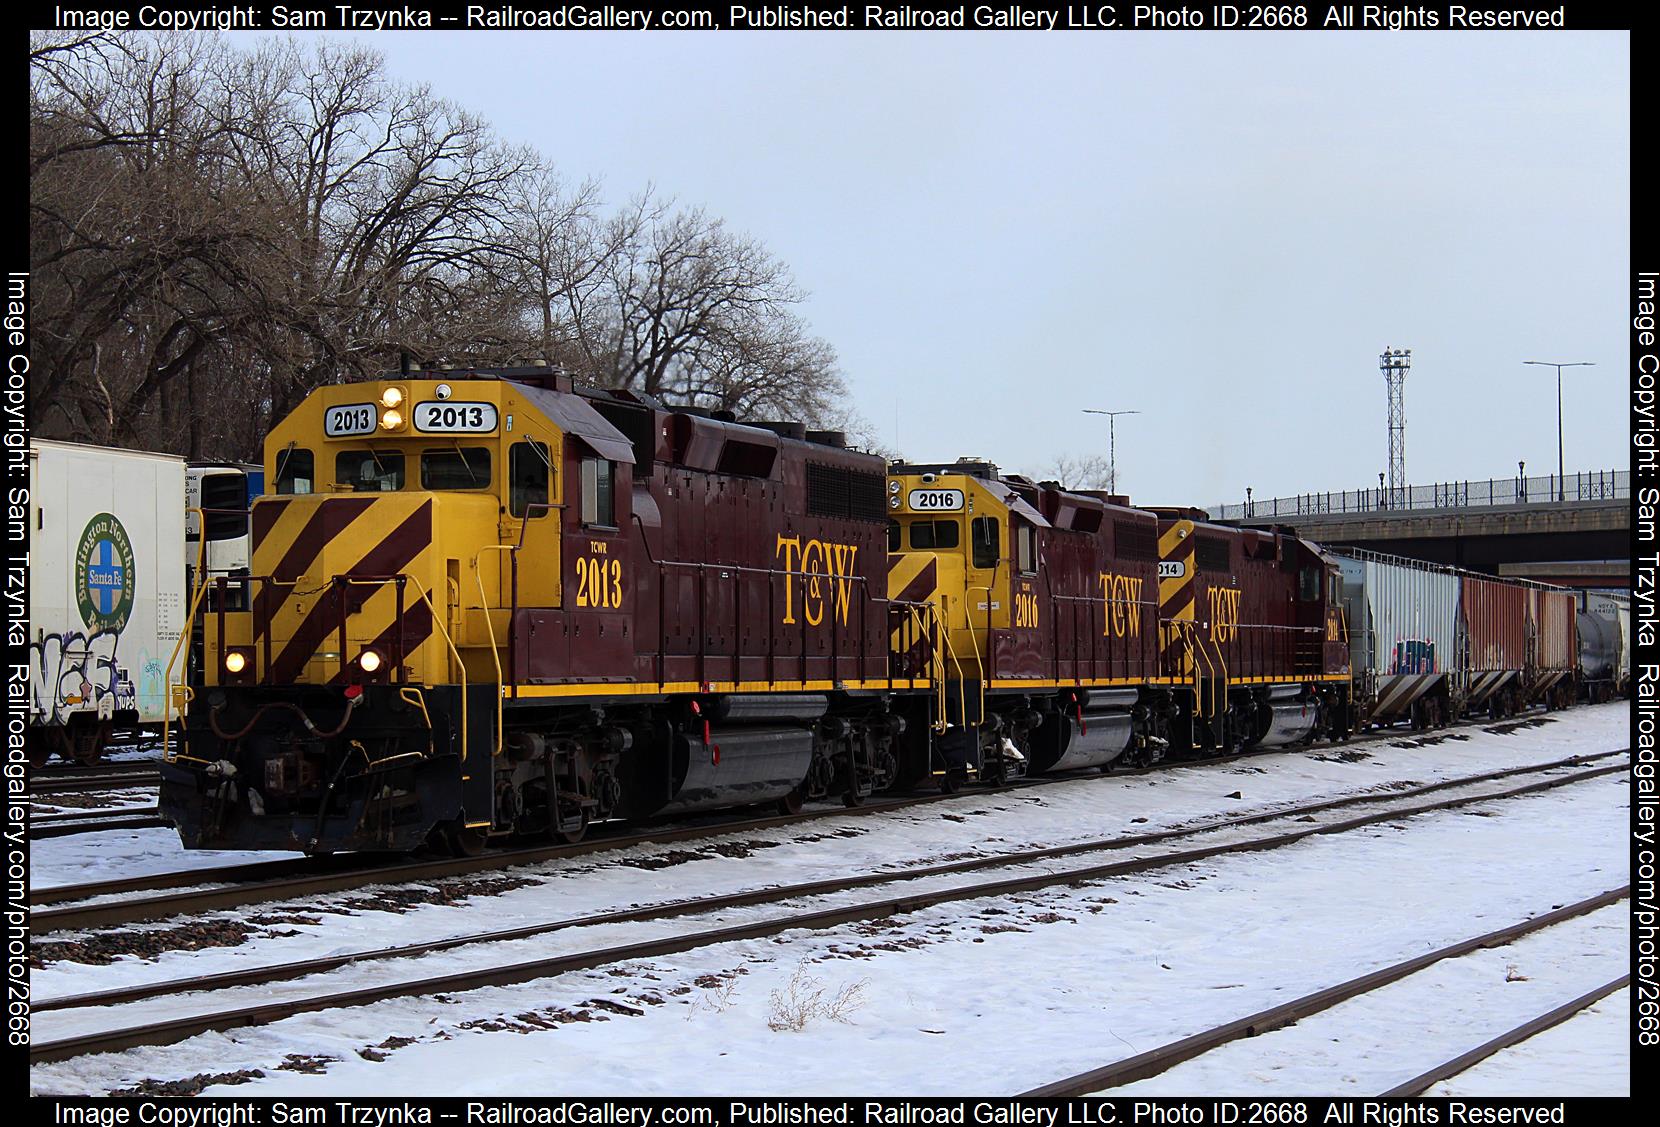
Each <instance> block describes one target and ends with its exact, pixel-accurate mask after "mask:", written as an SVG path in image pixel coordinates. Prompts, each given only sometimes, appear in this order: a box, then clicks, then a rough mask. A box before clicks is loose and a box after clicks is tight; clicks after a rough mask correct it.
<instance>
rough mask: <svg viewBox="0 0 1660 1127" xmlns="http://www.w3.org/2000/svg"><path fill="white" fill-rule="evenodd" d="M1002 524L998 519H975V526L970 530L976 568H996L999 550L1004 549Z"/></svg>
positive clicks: (973, 560)
mask: <svg viewBox="0 0 1660 1127" xmlns="http://www.w3.org/2000/svg"><path fill="white" fill-rule="evenodd" d="M1000 524H1001V522H1000V521H999V520H998V519H997V518H996V517H975V518H974V525H973V527H972V528H971V529H970V536H969V539H970V540H971V541H972V542H973V559H972V560H971V562H972V563H973V564H974V566H975V567H996V566H997V559H998V556H999V554H1000V553H999V549H1000V548H1001V547H1002V539H1003V531H1002V529H1001V528H1000V527H999V525H1000Z"/></svg>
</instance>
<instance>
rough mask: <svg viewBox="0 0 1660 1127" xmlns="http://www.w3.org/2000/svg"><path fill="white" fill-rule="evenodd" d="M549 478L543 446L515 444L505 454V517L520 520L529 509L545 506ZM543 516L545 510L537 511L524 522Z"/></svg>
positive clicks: (545, 449)
mask: <svg viewBox="0 0 1660 1127" xmlns="http://www.w3.org/2000/svg"><path fill="white" fill-rule="evenodd" d="M552 478H553V467H552V462H551V461H550V460H549V458H548V448H547V445H546V444H545V443H541V442H515V443H514V444H513V445H512V446H510V447H509V448H508V451H507V479H508V480H507V511H508V513H509V514H510V515H512V516H516V517H522V516H524V515H525V513H526V512H527V511H528V510H529V509H530V507H531V506H532V505H546V504H547V503H548V484H549V482H550V481H551V480H552ZM547 515H548V510H547V509H545V508H543V509H537V510H536V511H534V512H531V513H530V516H529V517H528V518H527V519H530V520H535V519H536V518H537V517H545V516H547Z"/></svg>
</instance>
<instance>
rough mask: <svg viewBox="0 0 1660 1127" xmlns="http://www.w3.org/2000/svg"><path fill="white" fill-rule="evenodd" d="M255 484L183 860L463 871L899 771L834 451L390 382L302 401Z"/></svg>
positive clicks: (731, 429) (542, 387) (645, 417)
mask: <svg viewBox="0 0 1660 1127" xmlns="http://www.w3.org/2000/svg"><path fill="white" fill-rule="evenodd" d="M265 469H266V473H267V479H268V481H269V482H270V483H271V488H272V495H270V496H267V497H265V498H262V499H260V500H259V501H258V502H256V503H255V504H254V506H253V509H252V532H253V557H252V563H251V566H250V569H249V570H250V574H249V576H248V577H247V579H246V580H237V581H231V580H225V581H221V582H222V583H224V584H227V585H230V584H234V583H236V582H244V583H246V584H247V586H248V588H249V590H248V592H247V596H248V602H247V603H246V604H244V605H246V606H248V607H249V608H250V609H249V610H248V611H246V612H240V613H237V612H231V611H229V610H217V611H210V612H208V613H207V614H206V615H205V616H204V619H205V621H204V630H205V636H206V654H207V659H206V662H205V665H206V666H207V675H206V677H205V679H204V680H205V683H203V684H200V685H198V686H196V687H195V688H194V690H193V692H192V693H191V694H190V695H191V697H192V699H191V700H190V702H189V705H188V709H187V712H186V719H185V721H184V725H183V731H182V733H181V736H180V739H179V741H178V744H177V748H176V751H175V752H174V753H173V754H171V755H170V756H169V761H168V762H167V763H166V764H164V766H163V772H162V775H163V779H162V795H161V803H162V807H163V809H164V810H165V811H166V813H167V814H168V816H169V817H171V818H172V819H173V820H174V821H175V822H176V823H177V824H178V826H179V829H180V833H181V835H182V837H183V839H184V841H185V844H186V845H189V846H195V847H214V848H221V847H237V848H250V847H252V848H281V849H301V850H305V851H308V852H329V851H332V850H341V849H389V850H404V849H410V848H413V847H415V846H418V845H420V844H421V843H422V842H424V841H426V840H428V839H429V838H431V837H432V836H434V835H440V836H443V837H446V838H448V840H449V842H450V844H451V845H452V846H453V847H455V848H458V849H464V850H465V849H471V848H474V847H476V846H478V845H480V844H482V843H483V842H485V841H486V840H488V839H489V838H491V837H494V836H500V835H506V834H510V833H548V834H556V835H563V836H565V837H568V838H574V837H576V836H578V835H579V834H581V833H582V832H583V830H584V828H585V827H586V826H587V824H588V823H589V822H591V821H594V820H598V819H604V818H611V817H619V816H622V817H643V816H646V815H650V814H655V813H659V812H664V811H675V810H689V809H696V808H700V807H712V806H722V805H737V804H743V803H751V802H756V803H760V802H766V803H773V802H777V803H780V804H782V805H783V806H785V807H786V808H794V807H796V806H798V805H799V803H800V802H801V801H802V799H804V798H808V797H820V796H840V797H842V798H843V799H844V800H845V801H848V802H850V803H856V802H859V801H861V800H862V799H863V797H864V796H866V795H868V794H870V793H871V792H872V791H873V790H879V789H882V788H883V787H886V786H887V785H889V783H890V782H891V781H892V780H894V779H895V778H896V777H897V776H899V775H900V774H901V773H908V774H910V775H916V774H919V773H920V772H921V771H922V770H923V769H925V765H926V749H927V733H928V728H929V723H930V718H929V715H928V709H929V707H930V704H929V701H930V697H929V696H928V695H927V693H925V692H909V691H908V690H912V689H915V688H922V687H924V686H925V685H927V684H928V682H927V681H926V680H923V679H922V677H923V676H924V675H925V670H926V667H927V664H928V660H929V658H928V656H927V655H926V654H924V655H923V656H922V657H920V658H918V659H917V660H916V661H915V662H912V661H910V659H903V660H897V661H893V662H890V646H889V639H890V634H891V633H892V631H893V629H894V628H895V626H896V625H897V629H898V633H899V634H900V635H907V633H908V632H910V633H916V634H919V635H920V634H925V633H926V628H925V625H924V624H923V623H922V622H921V619H920V617H919V615H918V614H917V613H916V611H915V610H914V609H913V611H912V612H911V613H910V614H896V612H895V608H894V607H893V606H892V605H891V604H890V602H889V600H888V599H887V597H886V592H885V588H886V583H887V565H886V558H885V555H884V552H883V538H884V535H885V527H886V520H887V511H886V504H885V500H884V498H885V492H884V485H885V480H886V479H885V475H884V470H885V465H884V463H883V462H882V461H881V460H880V459H879V458H875V457H872V456H870V455H867V454H861V453H857V452H855V451H852V450H849V449H846V448H845V444H844V443H843V442H841V441H840V439H839V436H837V435H835V434H832V433H817V432H808V431H805V430H804V429H803V428H800V427H792V426H790V425H787V424H778V425H775V426H770V427H768V426H759V427H758V426H741V425H737V424H736V423H734V422H732V421H730V420H726V419H721V418H717V417H712V416H710V415H709V414H707V413H701V412H696V411H691V410H670V409H666V408H663V407H661V406H659V405H657V404H655V403H653V402H651V401H649V400H646V399H644V398H639V397H635V396H632V395H630V394H628V393H626V392H601V391H591V390H583V391H581V392H578V391H577V390H576V389H573V388H572V387H571V385H570V384H569V382H568V381H566V380H564V379H562V378H561V377H558V376H556V375H554V374H552V373H549V372H546V371H542V370H506V371H499V372H493V373H475V372H436V373H414V374H409V375H405V376H402V377H400V378H395V379H387V380H383V381H379V382H375V383H367V384H350V385H341V386H333V387H325V388H322V389H319V390H318V391H316V392H314V393H313V394H312V395H311V396H310V397H308V398H307V399H306V400H305V401H304V403H302V404H301V405H300V406H299V407H298V408H297V409H296V410H295V411H294V412H293V413H292V414H291V415H289V416H288V418H286V419H285V420H283V421H282V422H281V423H280V424H279V425H278V426H277V427H276V428H275V429H274V430H273V431H272V432H271V434H270V436H269V437H268V439H267V442H266V449H265ZM214 605H216V606H218V607H226V606H230V605H235V603H234V600H231V599H227V598H220V599H218V600H217V601H216V602H215V603H214ZM906 649H907V651H915V646H913V645H912V644H911V643H910V642H909V641H907V642H906ZM912 674H917V675H916V676H913V675H912ZM906 763H910V764H912V766H911V767H909V768H908V769H907V768H906V766H905V764H906Z"/></svg>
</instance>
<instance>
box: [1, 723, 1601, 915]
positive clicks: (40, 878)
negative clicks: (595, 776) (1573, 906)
mask: <svg viewBox="0 0 1660 1127" xmlns="http://www.w3.org/2000/svg"><path fill="white" fill-rule="evenodd" d="M1629 716H1630V712H1629V709H1627V708H1626V707H1625V706H1624V705H1620V704H1610V705H1602V706H1598V707H1594V708H1580V709H1575V710H1573V711H1571V712H1566V713H1557V714H1553V715H1552V716H1549V717H1544V719H1546V720H1548V721H1549V722H1547V723H1545V724H1542V725H1540V726H1538V727H1533V728H1523V729H1519V730H1516V731H1512V732H1508V733H1506V734H1504V735H1492V734H1488V733H1486V732H1484V731H1483V730H1482V729H1481V728H1479V727H1470V728H1464V729H1459V730H1456V731H1453V732H1450V733H1448V732H1443V733H1439V734H1438V735H1439V736H1440V737H1442V739H1441V742H1438V743H1435V744H1431V745H1427V746H1422V747H1397V746H1393V745H1394V744H1397V743H1399V744H1410V743H1414V742H1416V741H1415V740H1414V738H1413V733H1411V732H1408V731H1404V730H1403V731H1401V732H1400V733H1399V737H1398V738H1397V739H1394V740H1391V741H1389V742H1381V741H1380V742H1372V743H1367V744H1364V745H1355V746H1354V747H1353V748H1344V747H1324V746H1322V747H1317V748H1311V749H1308V750H1302V749H1298V750H1293V751H1286V752H1283V753H1280V754H1275V755H1264V756H1254V757H1251V758H1248V759H1245V760H1241V761H1239V762H1238V763H1237V764H1216V765H1211V766H1205V767H1199V768H1193V769H1184V770H1173V771H1170V772H1167V773H1157V774H1152V775H1138V776H1127V777H1124V778H1117V779H1111V778H1109V779H1101V778H1097V777H1094V776H1088V777H1081V778H1078V779H1076V780H1074V781H1072V782H1069V783H1067V784H1065V785H1063V786H1056V787H1049V788H1046V789H1044V790H1043V792H1042V794H1041V795H1038V794H1035V793H1033V792H1030V791H1023V792H1012V793H1005V794H1002V795H992V794H986V795H982V796H970V797H968V798H966V799H965V800H964V801H963V802H960V803H950V804H944V805H936V806H933V807H925V808H923V809H922V810H919V811H916V812H914V813H895V814H887V815H883V816H882V817H880V818H876V819H872V818H869V817H863V816H849V818H848V819H846V820H845V821H843V820H840V819H829V820H824V819H821V820H818V821H815V822H812V823H809V824H808V825H807V826H806V827H804V828H803V829H799V830H797V829H778V830H770V831H765V832H763V833H760V834H754V835H747V837H749V838H759V839H761V840H764V841H767V842H781V841H790V840H792V839H795V838H798V837H801V836H804V835H805V836H811V835H814V834H831V833H835V832H837V830H838V828H840V827H847V830H848V832H849V833H856V834H859V835H861V837H862V838H864V839H865V844H866V845H867V848H865V849H862V850H856V851H853V852H849V851H848V847H847V846H846V845H845V844H844V843H837V849H836V850H835V851H834V853H835V860H836V862H837V863H838V867H839V868H843V869H845V868H846V867H848V866H850V865H852V866H870V865H875V864H882V863H886V862H889V861H891V860H892V859H893V857H894V848H895V845H896V843H897V844H898V845H900V846H902V847H903V848H904V849H905V850H906V851H911V849H912V848H913V846H912V844H911V843H913V842H915V843H920V844H919V846H917V847H916V848H915V852H916V855H917V856H927V855H928V851H929V850H930V849H932V848H941V849H950V850H960V849H962V848H965V843H970V844H978V843H980V842H981V840H982V839H985V838H990V839H993V840H997V841H999V842H1001V841H1003V840H1004V839H1003V838H1002V837H999V836H997V835H1003V834H1007V835H1010V836H1008V838H1007V840H1009V841H1022V842H1026V843H1029V844H1031V843H1036V844H1045V845H1047V844H1057V843H1059V842H1062V841H1066V840H1080V839H1084V838H1093V837H1098V836H1101V835H1102V834H1103V833H1108V832H1126V833H1128V832H1136V831H1139V830H1142V829H1156V828H1160V827H1168V826H1174V825H1182V824H1186V823H1187V822H1189V821H1191V820H1192V819H1194V818H1195V817H1200V816H1205V815H1208V814H1212V813H1216V812H1221V811H1225V812H1226V813H1228V814H1240V813H1249V812H1251V811H1254V810H1261V809H1268V808H1272V807H1274V806H1279V805H1284V804H1287V803H1291V802H1299V801H1305V800H1307V799H1308V798H1309V797H1310V796H1313V795H1325V794H1341V793H1351V792H1360V791H1365V790H1369V789H1372V788H1375V787H1377V786H1380V785H1384V784H1387V783H1389V782H1392V781H1394V780H1397V779H1401V778H1407V777H1410V778H1413V779H1416V780H1418V781H1421V782H1432V781H1435V780H1437V779H1442V778H1451V777H1456V776H1459V775H1468V774H1475V773H1477V772H1480V771H1484V770H1495V769H1501V768H1504V767H1512V766H1517V765H1520V764H1524V763H1537V762H1545V761H1547V760H1551V759H1557V758H1562V757H1564V756H1567V755H1572V754H1574V753H1575V752H1597V751H1609V750H1612V749H1614V748H1617V747H1623V746H1625V745H1626V744H1627V743H1629V737H1630V733H1629ZM1457 737H1468V738H1466V739H1459V738H1457ZM1430 738H1432V739H1433V738H1436V737H1430ZM1344 754H1351V755H1353V754H1362V755H1365V756H1366V758H1364V759H1361V760H1359V761H1358V762H1343V761H1342V760H1341V759H1339V758H1338V756H1340V755H1344ZM1224 784H1226V785H1224ZM1236 789H1237V790H1239V791H1240V792H1241V795H1242V797H1241V798H1240V799H1238V800H1229V799H1225V798H1224V797H1223V796H1225V795H1227V794H1229V793H1231V792H1232V791H1234V790H1236ZM150 793H151V794H152V795H153V793H154V792H150ZM152 800H153V799H152ZM1034 805H1036V806H1040V807H1044V808H1045V813H1044V820H1043V822H1042V823H1041V825H1034V823H1033V819H1032V818H1031V817H1030V812H1031V808H1032V807H1033V806H1034ZM965 807H966V809H965ZM952 812H955V815H956V816H963V815H965V814H967V815H969V816H972V817H974V818H976V819H980V820H978V821H976V822H975V823H974V825H973V827H972V830H974V831H980V832H979V833H974V832H968V833H965V832H964V831H963V829H962V828H961V827H962V826H963V825H964V824H963V823H953V822H951V821H949V820H948V819H945V818H944V815H945V814H947V813H952ZM1138 819H1146V821H1145V822H1142V821H1138ZM873 822H882V823H883V824H882V825H881V826H873V825H872V823H873ZM1076 822H1082V823H1084V825H1083V826H1082V828H1075V827H1074V826H1073V823H1076ZM1068 832H1072V834H1073V836H1072V837H1070V838H1069V837H1066V836H1064V835H1065V834H1066V833H1068ZM1002 847H1003V846H1002V845H1000V846H999V848H1002ZM297 856H299V854H295V853H277V852H259V851H252V850H186V849H183V848H182V847H181V846H180V845H179V839H178V834H177V832H175V831H174V830H171V829H165V828H155V829H147V830H131V831H123V832H119V833H99V834H77V835H73V836H67V837H59V838H47V839H43V840H40V841H35V842H31V843H30V882H31V886H32V887H34V888H37V889H45V888H53V887H56V886H59V885H65V884H84V883H88V882H91V881H102V880H115V879H118V878H120V877H128V876H143V875H150V874H156V873H163V872H179V871H187V870H191V869H204V870H209V869H213V868H219V867H223V866H228V865H240V864H245V863H247V862H249V861H260V860H278V859H284V858H293V857H297ZM583 864H584V863H583V862H581V861H573V862H562V863H558V864H556V865H554V866H548V867H544V869H543V870H541V871H547V872H557V871H560V870H561V869H562V868H565V867H570V866H581V865H583ZM741 868H743V869H744V870H746V871H752V872H755V873H758V874H759V876H758V878H756V881H755V883H757V884H765V883H766V881H767V877H766V875H765V873H764V866H762V865H761V864H759V863H758V862H756V861H755V859H753V858H752V859H751V860H750V861H748V862H746V863H745V865H744V866H741ZM526 871H527V870H524V869H515V870H514V871H513V872H514V875H516V876H517V875H520V874H521V873H523V872H526ZM676 875H677V876H679V875H684V876H691V875H693V874H692V873H686V874H680V873H679V871H678V870H676ZM211 876H212V874H211V873H204V877H206V878H211ZM675 883H679V882H678V881H676V882H675ZM616 902H620V903H621V902H627V901H626V899H625V898H618V900H617V901H616Z"/></svg>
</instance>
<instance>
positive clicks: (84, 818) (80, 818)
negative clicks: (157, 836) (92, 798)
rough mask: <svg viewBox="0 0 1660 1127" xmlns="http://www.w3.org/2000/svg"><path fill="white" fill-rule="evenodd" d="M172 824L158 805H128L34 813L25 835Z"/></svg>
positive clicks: (49, 835)
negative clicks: (57, 812)
mask: <svg viewBox="0 0 1660 1127" xmlns="http://www.w3.org/2000/svg"><path fill="white" fill-rule="evenodd" d="M172 824H173V823H172V822H169V821H168V820H167V819H165V818H163V817H162V816H161V809H160V807H156V806H128V807H124V808H118V809H114V810H77V811H75V812H74V813H72V814H35V815H31V816H30V818H29V838H30V840H34V839H37V838H47V837H66V836H68V835H70V834H84V833H94V832H96V831H99V830H140V829H151V828H154V827H156V826H171V825H172Z"/></svg>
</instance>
